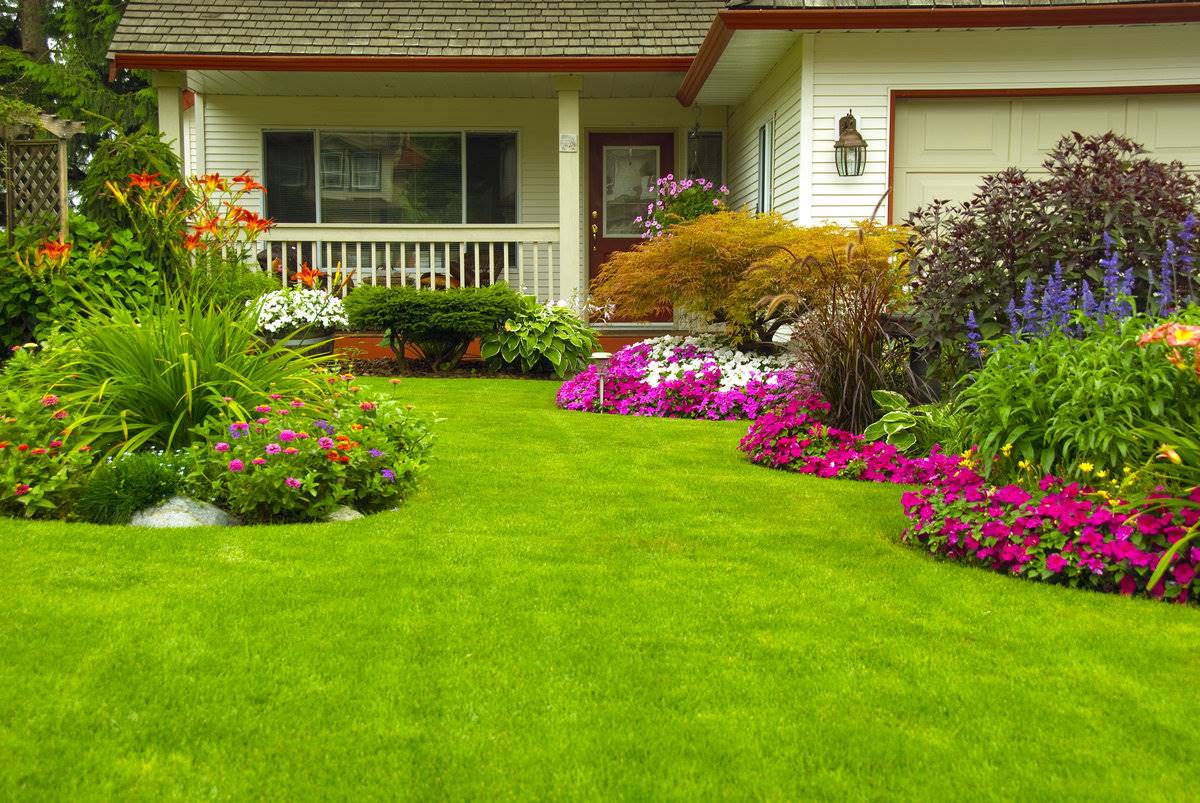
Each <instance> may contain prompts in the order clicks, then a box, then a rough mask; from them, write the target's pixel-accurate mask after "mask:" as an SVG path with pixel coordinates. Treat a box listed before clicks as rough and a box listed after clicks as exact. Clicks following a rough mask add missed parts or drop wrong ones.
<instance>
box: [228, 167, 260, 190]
mask: <svg viewBox="0 0 1200 803" xmlns="http://www.w3.org/2000/svg"><path fill="white" fill-rule="evenodd" d="M233 180H234V182H236V183H238V184H241V185H242V190H243V191H244V192H254V191H255V190H262V191H264V192H265V191H266V189H267V188H266V187H264V186H263V185H261V184H259V183H258V182H257V181H255V180H254V177H253V176H251V175H250V173H249V172H246V173H242V174H241V175H237V176H234V177H233Z"/></svg>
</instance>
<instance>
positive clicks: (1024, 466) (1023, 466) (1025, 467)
mask: <svg viewBox="0 0 1200 803" xmlns="http://www.w3.org/2000/svg"><path fill="white" fill-rule="evenodd" d="M1017 468H1019V469H1021V470H1022V471H1028V470H1029V469H1031V468H1033V463H1030V462H1029V461H1028V460H1022V461H1021V462H1020V463H1017Z"/></svg>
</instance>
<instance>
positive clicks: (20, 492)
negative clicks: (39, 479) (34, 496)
mask: <svg viewBox="0 0 1200 803" xmlns="http://www.w3.org/2000/svg"><path fill="white" fill-rule="evenodd" d="M30 490H32V489H31V488H30V487H29V486H28V485H26V484H25V483H23V482H18V483H17V484H16V485H14V486H13V493H14V494H16V495H17V496H24V495H25V494H27V493H29V492H30Z"/></svg>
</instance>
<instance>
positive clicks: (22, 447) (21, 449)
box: [17, 443, 29, 452]
mask: <svg viewBox="0 0 1200 803" xmlns="http://www.w3.org/2000/svg"><path fill="white" fill-rule="evenodd" d="M17 451H18V452H28V451H29V444H28V443H22V444H21V445H20V446H18V447H17Z"/></svg>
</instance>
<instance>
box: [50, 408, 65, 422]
mask: <svg viewBox="0 0 1200 803" xmlns="http://www.w3.org/2000/svg"><path fill="white" fill-rule="evenodd" d="M66 417H67V411H66V410H56V411H55V412H54V415H53V416H51V418H55V419H57V420H59V421H62V420H63V419H64V418H66Z"/></svg>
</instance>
